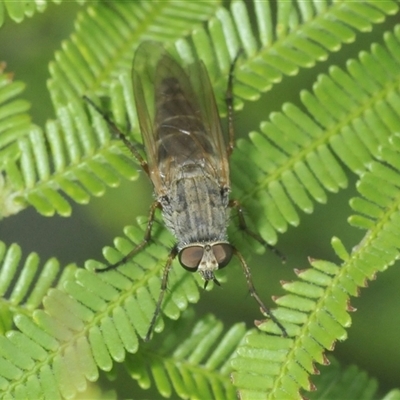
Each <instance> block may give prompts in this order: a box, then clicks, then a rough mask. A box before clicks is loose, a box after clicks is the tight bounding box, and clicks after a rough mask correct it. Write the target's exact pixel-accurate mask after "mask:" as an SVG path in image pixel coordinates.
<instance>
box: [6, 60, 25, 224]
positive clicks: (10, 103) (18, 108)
mask: <svg viewBox="0 0 400 400" xmlns="http://www.w3.org/2000/svg"><path fill="white" fill-rule="evenodd" d="M5 67H6V65H5V63H1V64H0V189H1V190H0V205H1V206H0V219H1V218H2V217H4V216H7V215H9V214H10V213H13V212H17V211H19V209H20V207H18V206H17V205H15V204H12V201H9V198H8V196H9V195H10V194H11V193H12V192H13V191H14V190H15V189H16V188H18V187H19V185H18V183H17V182H18V181H17V180H15V181H13V184H12V185H10V186H8V185H7V184H6V182H5V181H4V178H3V173H2V171H5V173H6V174H7V173H8V174H9V175H10V176H13V172H14V169H13V166H14V162H15V161H16V160H17V159H18V158H19V156H20V149H19V147H18V143H17V141H18V140H19V139H20V138H22V137H24V136H26V135H27V133H28V130H29V127H30V124H31V121H30V117H29V115H28V114H27V113H26V111H27V110H28V109H29V107H30V105H29V103H28V102H27V101H25V100H22V99H19V98H18V96H19V95H20V94H21V92H22V91H23V90H24V87H25V85H24V84H23V83H22V82H14V81H13V79H12V74H10V73H7V72H5Z"/></svg>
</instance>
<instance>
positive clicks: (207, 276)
mask: <svg viewBox="0 0 400 400" xmlns="http://www.w3.org/2000/svg"><path fill="white" fill-rule="evenodd" d="M232 254H233V249H232V246H231V245H230V244H229V243H227V242H217V243H211V244H200V243H199V244H197V243H196V244H190V245H188V246H186V247H184V248H183V249H182V250H181V251H180V253H179V262H180V263H181V265H182V267H183V268H185V269H186V270H187V271H190V272H195V271H198V272H199V273H200V275H201V276H202V278H203V279H204V281H205V282H204V288H206V287H207V284H208V282H209V281H213V282H214V283H216V284H217V285H219V282H218V280H217V278H216V277H215V275H214V271H216V270H218V269H221V268H223V267H225V266H226V265H228V264H229V261H230V260H231V258H232Z"/></svg>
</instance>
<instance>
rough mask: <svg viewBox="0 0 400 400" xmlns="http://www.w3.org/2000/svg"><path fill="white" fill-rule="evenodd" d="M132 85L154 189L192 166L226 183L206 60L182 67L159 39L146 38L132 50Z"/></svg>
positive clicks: (225, 164) (160, 189)
mask: <svg viewBox="0 0 400 400" xmlns="http://www.w3.org/2000/svg"><path fill="white" fill-rule="evenodd" d="M133 85H134V94H135V100H136V107H137V112H138V118H139V124H140V128H141V132H142V135H143V141H144V145H145V148H146V153H147V158H148V164H149V170H150V174H151V175H150V176H151V179H152V181H153V184H154V186H155V188H156V191H157V193H158V194H163V193H165V189H166V188H168V187H169V184H170V183H171V181H172V180H173V179H176V178H177V177H179V176H183V174H184V173H185V171H190V169H191V168H192V167H193V166H195V167H196V168H198V167H199V166H200V167H201V168H202V169H203V170H204V172H205V173H208V174H210V175H212V176H213V177H214V178H215V179H216V180H217V181H218V182H219V183H220V185H221V186H223V187H228V186H229V166H228V160H227V152H226V147H225V143H224V139H223V135H222V131H221V126H220V120H219V115H218V110H217V106H216V102H215V98H214V94H213V91H212V87H211V84H210V81H209V78H208V74H207V71H206V69H205V67H204V64H203V63H202V62H197V63H194V64H193V65H191V66H190V67H189V68H188V70H187V72H186V71H185V70H184V69H183V68H182V67H181V66H180V65H179V64H178V63H177V62H176V61H175V60H174V59H173V58H172V57H171V56H170V55H169V54H168V53H166V52H165V50H164V49H163V47H162V46H161V44H159V43H156V42H144V43H142V44H141V45H140V47H139V48H138V50H137V52H136V55H135V59H134V64H133Z"/></svg>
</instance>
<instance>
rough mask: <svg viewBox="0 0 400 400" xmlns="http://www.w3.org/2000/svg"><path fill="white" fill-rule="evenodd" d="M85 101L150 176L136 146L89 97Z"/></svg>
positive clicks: (147, 167)
mask: <svg viewBox="0 0 400 400" xmlns="http://www.w3.org/2000/svg"><path fill="white" fill-rule="evenodd" d="M83 99H84V100H85V101H86V102H88V103H89V104H90V105H91V106H92V107H93V108H94V109H95V110H96V111H97V112H98V113H99V114H100V115H101V116H102V117H103V118H104V119H105V121H106V122H107V124H108V126H109V127H110V129H111V131H112V132H113V134H114V135H115V136H116V137H117V138H118V139H120V140H122V142H123V143H124V144H125V146H126V147H127V148H128V149H129V150H130V151H131V153H132V154H133V156H134V157H135V158H136V160H137V161H138V162H139V164H140V166H141V167H142V169H143V171H144V172H146V174H147V175H149V166H148V164H147V162H146V161H145V160H144V158H143V157H142V156H141V155H140V153H139V152H138V150H137V149H136V147H135V145H134V144H133V143H132V142H130V141H129V140H128V139H127V137H126V136H125V135H124V134H123V133H122V132H121V131H120V130H119V129H118V127H117V126H116V125H115V123H114V122H113V121H112V120H111V118H109V117H108V116H107V115H106V114H104V112H103V111H102V110H101V109H100V108H99V107H98V106H97V105H96V104H95V103H93V101H92V100H90V99H89V97H87V96H83Z"/></svg>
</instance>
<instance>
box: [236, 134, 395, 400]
mask: <svg viewBox="0 0 400 400" xmlns="http://www.w3.org/2000/svg"><path fill="white" fill-rule="evenodd" d="M389 142H390V145H386V146H382V148H381V151H380V158H381V160H382V161H383V162H384V163H387V164H388V165H389V166H387V165H385V164H384V163H382V162H378V161H374V162H372V163H371V164H370V165H369V166H368V170H369V171H368V172H366V173H365V174H364V175H363V176H362V178H361V179H360V181H359V183H358V185H357V189H358V191H359V192H360V194H361V195H362V196H363V197H362V198H355V199H353V200H352V207H353V208H354V209H355V210H356V211H358V212H361V213H362V214H364V215H356V216H353V217H351V218H350V219H349V222H350V223H351V224H352V225H354V226H357V227H359V228H362V229H367V230H368V231H367V234H366V235H365V237H364V238H363V240H362V241H361V242H360V243H359V245H358V246H356V247H354V249H353V251H352V253H351V254H348V253H347V252H346V250H345V249H344V247H343V245H342V244H341V242H340V241H339V240H338V239H335V240H334V241H333V243H332V244H333V247H334V249H335V250H336V252H337V254H338V256H339V257H341V258H342V260H343V261H344V262H343V264H342V265H341V266H340V267H339V266H336V265H334V264H332V263H328V262H325V261H316V260H311V265H312V267H313V268H312V269H308V270H304V271H296V273H297V275H298V276H299V278H300V279H301V281H295V282H288V283H284V284H283V288H284V289H285V290H286V291H288V292H289V294H288V295H285V296H283V297H280V298H278V299H277V300H276V303H277V304H278V306H279V307H278V309H277V310H275V311H274V315H275V316H276V317H277V318H278V319H279V320H280V321H281V322H282V323H283V324H284V326H285V327H286V329H287V331H288V333H289V335H290V336H291V338H290V339H284V338H276V337H271V336H268V335H263V334H261V333H259V332H257V333H251V334H249V336H247V337H246V338H245V344H244V345H243V349H240V350H238V353H239V354H240V356H239V357H238V359H237V360H235V361H233V362H234V364H233V365H234V368H235V369H236V372H235V373H234V375H233V376H234V383H235V385H236V386H237V387H238V389H239V391H240V393H241V397H242V398H249V399H254V398H258V397H260V396H263V397H264V398H265V396H266V395H267V396H268V398H277V399H279V398H297V397H298V391H299V389H300V388H302V389H305V390H311V389H313V385H312V384H311V383H310V382H309V375H310V374H313V373H315V372H316V371H315V367H314V365H313V364H314V362H318V363H320V364H325V363H326V361H325V357H324V355H323V352H324V349H328V350H329V349H332V347H333V344H334V342H335V341H336V340H344V339H345V338H346V337H347V333H346V330H345V328H347V327H349V326H350V323H351V320H350V317H349V314H348V312H347V311H349V310H351V307H350V308H349V305H348V302H349V296H357V295H358V291H359V288H361V287H364V286H365V285H366V281H367V280H368V279H373V278H374V277H375V275H376V273H377V272H378V271H384V270H385V269H387V268H388V267H389V266H390V265H393V263H394V262H395V261H396V260H397V258H398V257H399V249H400V231H399V226H400V213H399V211H398V210H399V202H400V189H399V188H400V162H399V161H398V160H399V159H400V136H399V135H394V136H392V137H391V138H390V140H389ZM259 328H260V329H261V330H263V331H266V332H270V333H277V331H276V327H275V326H273V324H272V322H271V321H268V322H266V323H262V324H260V326H259ZM265 352H267V353H265ZM260 354H263V356H262V357H260V356H259V355H260ZM264 354H267V355H264Z"/></svg>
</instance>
